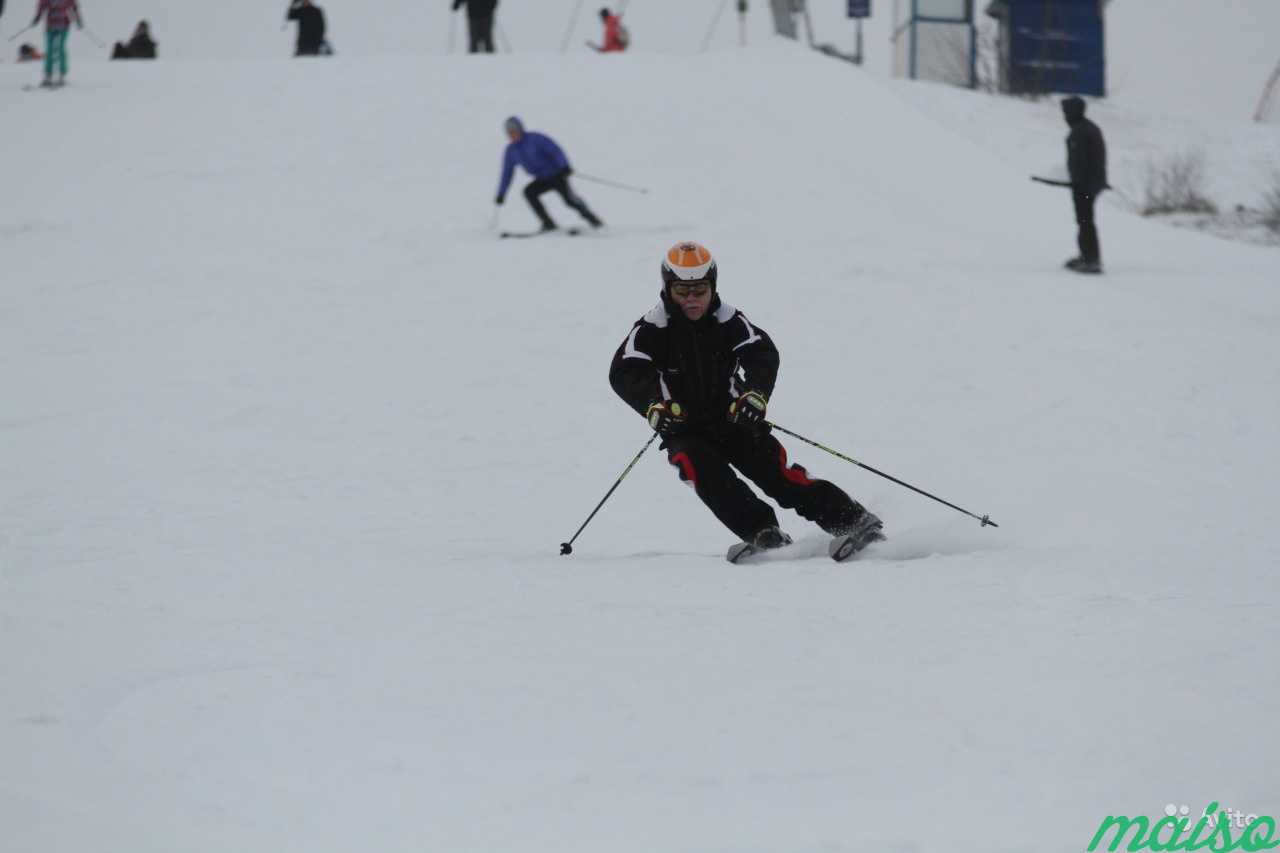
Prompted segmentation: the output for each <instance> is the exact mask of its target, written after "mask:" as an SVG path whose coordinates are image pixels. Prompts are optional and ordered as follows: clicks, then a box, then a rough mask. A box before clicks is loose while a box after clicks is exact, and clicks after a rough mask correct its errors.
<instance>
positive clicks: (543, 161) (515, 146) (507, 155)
mask: <svg viewBox="0 0 1280 853" xmlns="http://www.w3.org/2000/svg"><path fill="white" fill-rule="evenodd" d="M503 128H504V129H505V130H506V132H507V137H508V138H509V139H510V140H511V142H510V143H509V144H508V145H507V148H506V151H505V152H504V154H503V157H502V178H501V179H500V180H499V182H498V197H497V198H496V199H495V200H494V201H495V203H496V204H498V205H501V204H502V203H503V202H505V201H506V198H507V190H508V189H510V187H511V179H512V178H513V177H515V169H516V166H523V167H524V170H525V171H526V172H528V173H529V174H531V175H533V180H532V181H531V182H530V183H529V185H528V186H526V187H525V188H524V197H525V199H527V200H528V202H529V206H530V207H531V208H533V212H534V214H535V215H536V216H537V217H538V221H539V222H540V223H542V228H541V231H543V232H546V231H554V230H556V223H555V220H554V219H552V218H551V216H550V215H549V214H548V213H547V209H546V208H545V207H544V206H543V205H542V200H541V199H540V198H539V196H541V195H543V194H544V193H547V192H550V191H552V190H555V191H556V192H558V193H559V194H560V197H561V198H562V199H564V203H565V204H567V205H569V207H572V208H573V209H574V210H576V211H578V213H579V214H581V215H582V218H583V219H585V220H587V222H588V223H590V224H591V227H592V228H599V227H600V226H602V225H604V223H603V222H601V221H600V218H599V217H597V216H596V215H595V214H594V213H592V212H591V209H590V208H588V207H587V203H586V202H585V201H583V200H582V197H581V196H579V195H578V194H577V193H575V192H574V191H573V189H572V188H571V187H570V186H569V176H570V175H572V174H573V169H572V168H571V167H570V166H569V158H568V157H566V156H565V153H564V151H563V150H562V149H561V148H560V146H559V145H557V144H556V143H555V140H553V139H552V138H551V137H549V136H547V135H546V134H544V133H537V132H536V131H526V130H525V129H524V123H523V122H521V121H520V119H519V118H517V117H516V116H511V117H510V118H509V119H507V120H506V121H505V122H504V123H503ZM504 236H505V235H504Z"/></svg>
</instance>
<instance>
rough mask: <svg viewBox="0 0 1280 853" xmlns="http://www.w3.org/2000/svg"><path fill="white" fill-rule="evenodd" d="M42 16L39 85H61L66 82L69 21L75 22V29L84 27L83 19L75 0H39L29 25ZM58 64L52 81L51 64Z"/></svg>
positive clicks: (34, 23)
mask: <svg viewBox="0 0 1280 853" xmlns="http://www.w3.org/2000/svg"><path fill="white" fill-rule="evenodd" d="M42 16H43V17H44V80H42V81H41V82H40V85H41V86H44V87H46V88H48V87H52V86H61V85H63V84H64V83H66V82H67V31H68V30H69V29H71V22H72V21H73V20H74V21H75V22H76V29H80V30H82V29H84V21H83V20H82V19H81V18H80V7H79V6H78V5H76V0H40V2H39V4H37V5H36V16H35V18H34V19H33V20H32V21H31V26H33V27H34V26H35V25H36V24H38V23H40V18H41V17H42ZM55 63H56V64H57V66H58V79H57V82H54V79H53V66H54V64H55Z"/></svg>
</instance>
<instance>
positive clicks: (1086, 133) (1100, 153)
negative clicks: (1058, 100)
mask: <svg viewBox="0 0 1280 853" xmlns="http://www.w3.org/2000/svg"><path fill="white" fill-rule="evenodd" d="M1062 109H1063V113H1064V114H1065V115H1066V119H1067V124H1069V125H1070V126H1071V132H1070V133H1069V134H1067V174H1069V175H1070V176H1071V187H1072V189H1075V190H1079V191H1081V192H1084V193H1087V194H1088V195H1097V194H1098V193H1100V192H1102V191H1103V190H1104V189H1106V188H1107V187H1108V186H1109V184H1108V183H1107V144H1106V142H1105V141H1103V139H1102V130H1101V128H1099V127H1098V126H1097V125H1096V124H1094V123H1093V122H1091V121H1089V119H1087V118H1085V117H1084V101H1083V100H1082V99H1080V98H1067V99H1066V100H1065V101H1064V102H1063V105H1062Z"/></svg>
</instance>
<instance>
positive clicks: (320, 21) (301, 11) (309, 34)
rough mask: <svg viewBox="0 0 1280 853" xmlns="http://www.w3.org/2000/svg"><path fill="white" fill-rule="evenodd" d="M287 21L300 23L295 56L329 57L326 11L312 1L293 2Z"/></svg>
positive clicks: (290, 5)
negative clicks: (325, 31)
mask: <svg viewBox="0 0 1280 853" xmlns="http://www.w3.org/2000/svg"><path fill="white" fill-rule="evenodd" d="M285 19H286V20H289V21H297V22H298V44H297V47H295V49H294V51H293V55H294V56H327V55H328V54H329V53H331V51H330V50H329V43H328V42H327V41H325V39H324V29H325V27H324V11H323V10H322V9H321V8H320V7H319V6H316V5H315V4H313V3H312V2H311V0H293V2H292V3H290V4H289V13H288V14H287V15H285Z"/></svg>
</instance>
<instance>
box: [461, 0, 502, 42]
mask: <svg viewBox="0 0 1280 853" xmlns="http://www.w3.org/2000/svg"><path fill="white" fill-rule="evenodd" d="M463 6H466V7H467V27H468V29H469V31H470V33H471V53H493V52H494V50H493V12H494V9H496V8H497V7H498V0H453V11H455V12H456V11H458V10H459V9H461V8H462V7H463Z"/></svg>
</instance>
